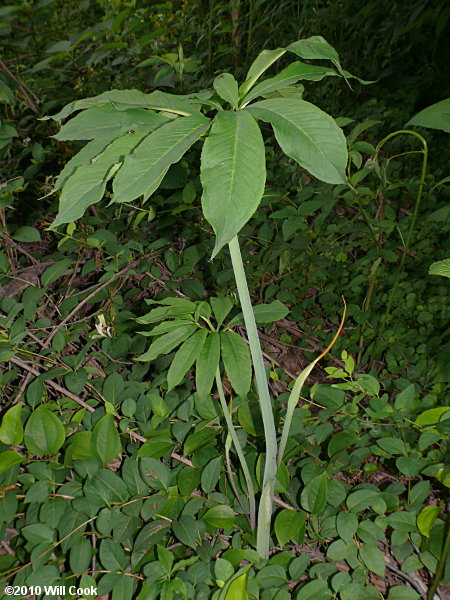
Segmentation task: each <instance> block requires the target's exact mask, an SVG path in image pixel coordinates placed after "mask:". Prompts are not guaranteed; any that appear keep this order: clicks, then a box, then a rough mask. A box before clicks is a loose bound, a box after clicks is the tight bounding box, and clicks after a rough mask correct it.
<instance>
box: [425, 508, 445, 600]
mask: <svg viewBox="0 0 450 600" xmlns="http://www.w3.org/2000/svg"><path fill="white" fill-rule="evenodd" d="M446 526H447V537H446V538H445V543H444V547H443V548H442V553H441V558H440V559H439V563H438V566H437V569H436V573H435V575H434V578H433V583H432V584H431V587H430V589H429V590H428V594H427V600H433V598H434V594H435V593H436V590H437V588H438V585H439V582H440V581H441V579H442V575H443V573H444V568H445V564H446V562H447V556H448V553H449V552H450V519H449V517H447V520H446Z"/></svg>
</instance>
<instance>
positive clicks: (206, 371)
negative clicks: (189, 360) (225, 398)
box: [195, 332, 220, 398]
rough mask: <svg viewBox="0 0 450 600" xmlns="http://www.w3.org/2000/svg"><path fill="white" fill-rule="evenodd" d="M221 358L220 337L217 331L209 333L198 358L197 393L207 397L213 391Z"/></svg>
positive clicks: (196, 373)
mask: <svg viewBox="0 0 450 600" xmlns="http://www.w3.org/2000/svg"><path fill="white" fill-rule="evenodd" d="M219 358H220V337H219V334H218V333H217V332H214V333H210V334H208V337H207V338H206V340H205V343H204V344H203V348H202V350H201V352H200V355H199V357H198V359H197V367H196V371H195V385H196V387H197V393H198V395H199V396H200V397H201V398H205V397H206V396H208V395H209V393H210V392H211V388H212V384H213V381H214V377H215V375H216V370H217V366H218V364H219Z"/></svg>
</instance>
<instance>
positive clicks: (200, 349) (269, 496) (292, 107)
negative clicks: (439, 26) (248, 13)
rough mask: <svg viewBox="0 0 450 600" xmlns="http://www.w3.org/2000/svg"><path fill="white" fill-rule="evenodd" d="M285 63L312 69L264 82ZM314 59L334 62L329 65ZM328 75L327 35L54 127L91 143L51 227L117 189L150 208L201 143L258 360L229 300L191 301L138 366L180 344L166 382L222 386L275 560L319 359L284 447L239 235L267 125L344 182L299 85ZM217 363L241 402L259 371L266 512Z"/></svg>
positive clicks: (328, 127)
mask: <svg viewBox="0 0 450 600" xmlns="http://www.w3.org/2000/svg"><path fill="white" fill-rule="evenodd" d="M286 54H288V55H295V56H296V57H297V58H300V59H303V60H296V61H295V62H292V63H291V64H289V65H288V66H287V67H286V68H284V69H283V70H281V71H280V72H279V73H278V74H276V75H275V76H273V77H270V78H267V79H264V80H263V81H260V78H261V76H262V75H263V74H264V73H265V72H266V71H267V70H268V69H269V68H270V67H271V66H272V65H273V64H274V63H275V62H276V61H277V60H279V59H280V58H281V57H283V56H284V55H286ZM305 60H306V61H310V60H326V61H328V62H331V64H332V66H321V65H320V66H319V65H314V64H310V63H308V62H304V61H305ZM330 76H334V77H342V78H344V79H346V80H348V79H349V78H351V77H352V76H351V75H350V74H349V73H348V72H346V71H344V70H343V69H342V67H341V64H340V61H339V56H338V54H337V52H336V50H335V49H334V48H333V47H332V46H330V44H328V42H326V40H325V39H324V38H322V37H321V36H313V37H310V38H307V39H302V40H299V41H297V42H294V43H292V44H290V45H289V46H287V47H285V48H278V49H275V50H264V51H262V52H261V53H260V54H259V56H258V57H257V58H256V60H255V61H254V62H253V64H252V65H251V66H250V69H249V71H248V73H247V76H246V79H245V81H244V82H243V83H242V84H241V85H239V84H238V82H237V81H236V80H235V78H234V77H233V75H231V74H230V73H222V74H220V75H219V76H218V77H216V79H215V80H214V83H213V89H211V90H203V91H200V92H198V93H192V94H188V95H183V96H176V95H171V94H168V93H164V92H161V91H154V92H152V93H149V94H146V93H143V92H140V91H137V90H112V91H108V92H104V93H102V94H100V95H99V96H95V97H92V98H85V99H82V100H77V101H74V102H71V103H70V104H68V105H67V106H65V107H64V108H63V109H62V110H61V111H60V112H59V113H58V114H56V115H54V116H53V117H52V118H53V119H54V120H56V121H61V120H63V119H66V118H67V117H69V116H70V115H72V114H73V113H75V112H77V113H78V114H77V115H76V116H75V117H73V118H72V119H70V120H69V121H68V122H67V123H66V124H65V125H63V126H62V128H61V130H60V132H59V133H58V134H57V135H56V136H55V137H56V138H57V139H58V140H60V141H66V140H86V141H88V143H87V144H86V145H85V146H84V147H83V149H82V150H81V151H80V152H78V154H76V155H75V156H74V157H73V158H72V159H71V160H70V161H69V162H68V163H67V164H66V165H65V167H64V169H63V170H62V172H61V173H60V175H59V177H58V179H57V181H56V185H55V188H54V191H55V192H56V191H59V190H60V191H61V195H60V205H59V212H58V215H57V217H56V219H55V221H54V222H53V224H52V227H53V228H56V227H58V226H60V225H62V224H64V223H71V222H73V221H75V220H77V219H79V218H80V217H82V216H83V214H84V212H85V211H86V209H87V208H88V207H89V206H90V205H93V204H95V203H97V202H99V201H101V200H102V199H103V197H104V196H105V191H106V187H107V185H109V182H110V181H112V195H111V202H112V203H117V204H120V203H132V202H134V201H136V200H137V199H142V200H143V202H146V201H147V200H148V199H149V198H150V197H151V196H152V194H153V193H154V192H155V191H156V190H157V188H158V186H159V185H160V183H161V181H162V179H163V178H164V176H165V174H166V173H167V171H168V169H169V168H170V166H171V165H173V164H175V163H177V162H178V161H179V160H180V159H181V158H182V157H183V155H184V154H185V152H186V151H187V150H188V149H189V148H190V147H191V146H192V145H193V144H195V143H196V142H197V141H199V140H201V141H202V142H203V149H202V153H201V165H200V179H201V184H202V187H203V195H202V210H203V214H204V217H205V219H206V220H207V221H208V223H209V224H210V225H211V227H212V228H213V230H214V233H215V236H216V239H215V246H214V249H213V252H212V257H211V258H212V259H213V258H214V257H215V256H217V254H218V253H219V252H220V251H221V250H222V249H223V248H224V247H225V246H228V249H229V252H230V256H231V261H232V266H233V271H234V276H235V280H236V286H237V291H238V295H239V301H240V305H241V308H242V316H243V320H244V323H245V327H246V331H247V336H248V343H249V348H250V355H249V353H248V352H249V351H248V348H247V345H246V343H245V341H244V340H243V338H242V337H240V336H239V335H238V334H236V333H234V332H232V331H229V330H227V329H226V330H224V329H223V328H222V329H221V325H222V323H223V320H224V319H225V317H226V316H227V314H228V312H229V310H230V309H231V305H230V303H229V300H228V299H226V298H217V299H213V300H212V303H211V306H212V311H213V313H214V319H213V320H211V319H210V317H211V308H209V309H208V306H209V305H206V303H204V304H203V305H201V306H200V307H196V306H195V305H193V304H192V303H190V302H189V301H181V302H176V301H175V302H171V301H170V300H169V301H168V302H166V303H164V302H163V303H162V305H161V306H159V307H157V308H154V309H153V310H152V311H151V312H150V313H149V314H148V315H146V316H144V317H143V318H142V319H141V322H142V323H145V324H149V323H156V322H158V321H160V324H159V325H158V326H157V327H156V328H154V329H153V330H152V332H151V334H152V336H154V337H155V338H156V339H155V341H153V343H152V344H151V345H150V347H149V349H148V351H147V352H146V353H145V354H143V355H141V356H140V357H139V358H138V360H140V361H150V360H153V359H155V358H156V357H157V356H158V355H159V354H167V353H169V352H171V351H172V350H174V349H175V348H176V347H178V346H179V350H178V351H177V353H176V355H175V358H174V360H173V363H172V365H171V368H170V369H169V373H168V379H169V381H168V385H169V387H170V388H173V387H175V386H176V385H177V384H178V383H180V381H181V380H182V378H183V377H184V375H185V374H186V372H187V371H188V370H189V369H190V368H191V367H192V366H193V364H194V363H196V380H197V390H198V393H199V394H201V395H208V394H210V392H211V388H212V385H213V382H214V380H215V382H216V385H217V391H218V394H219V398H220V403H221V407H222V410H223V416H224V418H225V420H226V422H227V426H228V432H229V437H228V440H227V443H226V451H227V453H228V452H229V449H230V445H231V443H233V444H234V447H235V450H236V453H237V455H238V457H239V460H240V462H241V466H242V469H243V472H244V475H245V480H246V484H247V492H248V518H249V523H250V526H251V528H252V529H256V548H257V551H258V553H259V554H260V555H261V556H262V557H268V555H269V549H270V529H271V516H272V502H273V495H274V490H275V483H276V479H277V470H278V469H279V467H280V465H281V464H282V461H283V456H284V452H285V448H286V442H287V439H288V435H289V428H290V425H291V420H292V415H293V411H294V408H295V406H296V405H297V402H298V399H299V395H300V391H301V387H302V385H303V382H304V381H305V379H306V377H307V376H308V374H309V373H310V372H311V370H312V368H313V367H314V365H315V364H316V362H317V360H319V358H321V357H318V358H317V359H316V360H315V361H314V362H313V363H311V364H310V365H309V366H308V367H307V368H306V369H305V370H304V371H303V372H302V373H301V374H300V375H299V377H298V379H297V380H296V382H295V385H294V387H293V389H292V392H291V395H290V397H289V401H288V405H287V411H286V414H285V415H284V423H283V427H282V431H281V437H280V438H279V439H277V431H276V426H275V419H274V414H273V410H272V402H271V398H270V394H269V386H268V381H267V376H266V371H265V367H264V362H263V355H262V352H261V347H260V342H259V337H258V331H257V326H256V320H255V312H254V310H253V307H252V304H251V300H250V294H249V290H248V286H247V281H246V275H245V270H244V265H243V261H242V256H241V251H240V246H239V241H238V233H239V231H240V230H241V229H242V227H243V226H244V225H245V224H246V223H247V221H248V220H249V219H250V218H251V216H252V215H253V214H254V213H255V211H256V210H257V209H258V206H259V204H260V202H261V199H262V197H263V193H264V188H265V182H266V165H265V146H264V139H263V135H262V132H261V128H260V124H265V123H269V124H270V126H271V127H272V129H273V132H274V134H275V138H276V140H277V142H278V144H279V146H280V147H281V149H282V151H283V152H284V153H285V154H286V155H288V156H289V157H290V158H292V159H294V160H295V161H296V162H297V163H298V164H299V165H300V167H302V168H303V169H305V170H306V171H308V172H309V173H310V174H311V175H313V176H314V177H316V178H318V179H320V180H322V181H324V182H327V183H330V184H346V183H347V179H346V165H347V145H346V140H345V137H344V134H343V132H342V130H341V129H340V128H339V127H338V125H337V124H336V122H335V121H334V120H333V118H332V117H331V116H330V115H328V114H326V113H325V112H323V111H322V110H321V109H320V108H318V107H317V106H315V105H314V104H311V103H310V102H307V101H305V100H303V99H302V89H303V88H302V86H301V85H300V84H299V82H300V81H320V80H322V79H323V78H324V77H330ZM174 317H177V318H176V319H175V320H174ZM341 327H342V324H341ZM338 333H339V332H338ZM338 333H337V335H338ZM335 339H336V336H335ZM330 347H331V345H330ZM327 351H328V349H327V350H326V351H325V353H326V352H327ZM323 354H324V353H323ZM323 354H322V355H321V356H323ZM250 356H251V359H250ZM220 357H222V361H223V364H224V367H225V371H226V374H227V377H228V379H229V381H230V383H231V385H232V387H233V388H234V391H235V392H236V393H237V394H239V395H241V396H242V395H246V394H247V393H248V392H249V390H250V387H251V372H252V368H253V372H254V376H255V382H256V391H257V394H258V398H259V408H260V411H261V417H262V421H263V426H264V435H265V444H266V449H265V450H266V452H265V464H264V475H263V483H262V491H261V495H260V499H259V508H258V511H256V500H255V493H254V490H253V485H252V479H251V476H250V473H249V468H248V465H247V463H246V459H245V456H244V453H243V451H242V447H241V444H240V442H239V437H238V435H237V434H236V431H235V428H234V426H233V422H232V419H231V416H230V414H231V412H230V408H229V407H228V406H227V402H226V398H225V393H224V390H223V387H222V379H221V370H220Z"/></svg>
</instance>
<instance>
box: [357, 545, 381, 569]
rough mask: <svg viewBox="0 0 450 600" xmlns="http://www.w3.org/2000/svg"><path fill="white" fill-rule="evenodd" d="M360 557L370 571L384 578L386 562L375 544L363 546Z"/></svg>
mask: <svg viewBox="0 0 450 600" xmlns="http://www.w3.org/2000/svg"><path fill="white" fill-rule="evenodd" d="M359 556H360V558H361V560H362V561H363V563H364V564H365V565H366V567H367V568H368V569H369V571H372V572H373V573H376V574H377V575H380V576H381V577H383V576H384V572H385V570H386V562H385V560H384V556H383V553H382V552H381V550H380V549H379V548H378V547H377V546H375V544H363V545H362V546H361V548H360V549H359Z"/></svg>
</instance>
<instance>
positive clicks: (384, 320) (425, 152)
mask: <svg viewBox="0 0 450 600" xmlns="http://www.w3.org/2000/svg"><path fill="white" fill-rule="evenodd" d="M402 134H406V135H413V136H415V137H417V138H418V139H419V140H420V141H421V142H422V146H423V149H422V150H421V152H422V153H423V160H422V172H421V178H420V185H419V190H418V192H417V196H416V202H415V204H414V212H413V215H412V219H411V225H410V227H409V231H408V237H407V238H406V242H405V244H404V245H403V252H402V257H401V259H400V264H399V266H398V270H397V275H396V277H395V281H394V285H393V286H392V288H391V291H390V293H389V297H388V302H387V306H386V310H385V312H384V315H383V316H382V318H381V324H380V329H379V331H378V335H377V338H376V340H375V344H374V348H373V351H372V360H374V359H376V357H377V351H378V344H379V342H380V339H381V337H382V335H383V333H384V331H385V329H386V323H387V321H388V319H389V316H390V313H391V309H392V303H393V301H394V297H395V294H396V292H397V286H398V283H399V281H400V277H401V275H402V273H403V270H404V264H405V260H406V256H407V255H408V250H409V247H410V245H411V243H412V240H413V234H414V228H415V225H416V220H417V216H418V214H419V208H420V201H421V200H422V193H423V187H424V184H425V177H426V174H427V165H428V145H427V142H426V140H425V138H424V137H423V136H421V135H420V133H417V132H416V131H412V130H410V129H400V130H399V131H394V132H393V133H390V134H389V135H387V136H386V137H385V138H383V139H382V140H381V142H380V143H379V144H378V145H377V147H376V150H375V160H377V159H378V154H379V152H380V150H381V148H382V147H383V146H384V144H385V143H386V142H388V141H389V140H390V139H392V138H393V137H396V136H397V135H402Z"/></svg>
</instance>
